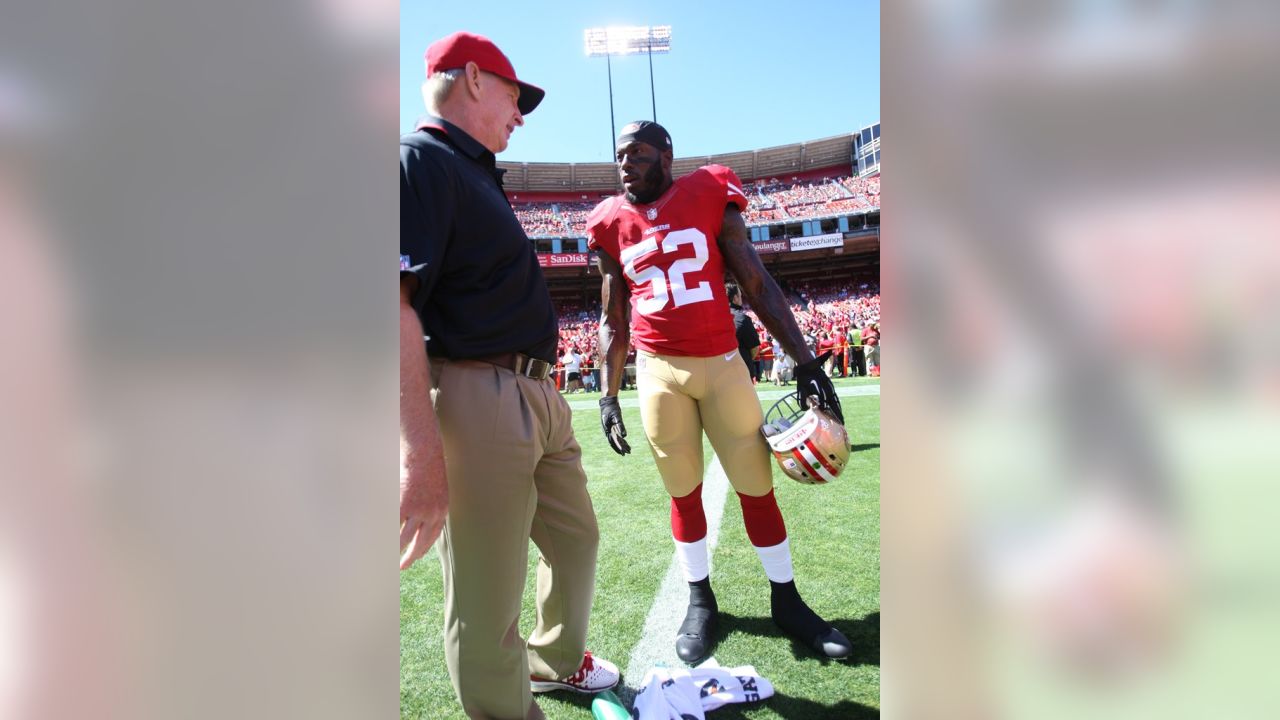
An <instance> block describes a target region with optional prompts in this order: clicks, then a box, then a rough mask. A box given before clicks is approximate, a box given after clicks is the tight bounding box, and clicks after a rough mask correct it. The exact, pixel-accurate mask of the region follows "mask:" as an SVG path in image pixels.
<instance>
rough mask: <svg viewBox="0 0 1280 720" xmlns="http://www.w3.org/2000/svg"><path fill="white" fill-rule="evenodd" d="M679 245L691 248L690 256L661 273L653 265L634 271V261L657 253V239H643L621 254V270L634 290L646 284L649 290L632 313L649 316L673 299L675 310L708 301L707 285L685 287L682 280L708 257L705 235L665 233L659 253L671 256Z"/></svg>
mask: <svg viewBox="0 0 1280 720" xmlns="http://www.w3.org/2000/svg"><path fill="white" fill-rule="evenodd" d="M681 245H692V246H693V253H694V254H693V257H691V258H684V259H682V260H676V261H675V262H673V263H671V267H670V268H668V269H667V270H666V271H665V272H664V271H663V270H662V268H660V267H658V266H657V265H650V266H649V267H647V268H645V269H644V270H639V271H637V270H636V262H637V261H639V260H640V258H643V257H646V256H648V255H650V254H652V253H655V252H657V251H658V249H659V245H658V238H657V236H654V237H650V238H647V239H646V240H644V241H643V242H640V243H637V244H635V245H632V246H631V247H629V248H627V249H626V250H623V251H622V258H621V259H622V271H623V272H624V273H626V275H627V277H629V278H631V282H633V283H635V285H636V287H639V286H641V285H643V284H645V283H650V284H651V287H652V290H653V292H652V294H651V297H647V298H645V299H643V300H640V301H639V302H637V303H636V311H637V312H639V313H640V314H641V315H649V314H651V313H655V312H657V311H659V310H661V309H663V308H665V307H666V306H667V302H668V301H669V300H671V299H673V298H674V300H675V306H676V307H682V306H684V305H692V304H694V303H700V302H706V301H707V300H710V299H711V297H712V295H711V283H709V282H707V281H705V280H704V281H702V282H700V283H698V284H697V285H695V286H693V287H688V286H687V285H686V284H685V279H684V276H685V275H687V274H689V273H696V272H698V271H699V270H701V269H702V268H703V267H704V266H706V264H707V260H708V259H709V258H710V255H709V254H708V253H707V236H706V235H703V234H702V232H701V231H700V230H697V229H694V228H688V229H685V230H676V231H675V232H673V233H668V234H667V236H666V237H665V238H663V239H662V245H661V249H662V253H663V254H664V255H665V254H667V253H673V252H675V251H676V249H677V248H679V247H680V246H681Z"/></svg>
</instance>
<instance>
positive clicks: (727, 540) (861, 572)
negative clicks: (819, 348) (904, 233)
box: [400, 378, 880, 720]
mask: <svg viewBox="0 0 1280 720" xmlns="http://www.w3.org/2000/svg"><path fill="white" fill-rule="evenodd" d="M835 384H836V387H837V388H838V389H840V390H841V392H842V393H847V392H868V391H871V390H872V388H870V387H868V388H865V389H860V388H859V387H858V386H875V391H877V394H862V395H851V396H844V397H842V398H841V402H842V404H843V407H844V414H845V424H846V426H847V427H848V429H849V434H850V442H851V443H852V444H853V453H852V454H851V456H850V460H849V465H848V466H847V467H846V468H845V471H844V474H842V475H841V476H840V478H839V479H838V480H837V481H835V482H833V483H830V484H828V485H826V486H807V485H800V484H799V483H795V482H792V481H791V480H790V479H788V478H787V477H786V476H785V475H783V474H782V473H781V472H780V471H779V470H777V468H776V467H775V468H774V485H775V487H776V492H777V497H778V502H779V504H780V505H781V507H782V513H783V517H784V518H785V520H786V523H787V530H788V534H789V536H790V539H791V547H792V554H793V561H794V565H795V572H796V584H797V586H798V587H799V588H800V592H801V594H802V595H803V596H804V597H805V599H806V600H807V601H808V602H809V604H810V606H812V607H813V608H814V610H816V611H817V612H818V614H820V615H822V616H823V617H824V618H826V619H827V620H829V621H831V623H832V624H833V625H835V626H836V627H837V628H838V629H840V630H841V631H842V632H843V633H844V634H845V635H846V636H848V637H849V639H850V640H851V641H852V642H853V645H854V652H853V655H852V657H850V658H847V659H845V660H840V661H831V660H826V659H819V658H817V657H816V656H814V655H813V654H812V653H811V652H810V651H809V650H808V649H806V648H803V647H802V646H800V645H799V644H798V643H794V642H792V641H791V640H790V638H788V637H786V636H785V635H783V634H782V633H781V631H780V630H778V629H777V627H776V626H774V624H773V622H772V620H770V618H769V584H768V580H767V579H766V578H765V576H764V571H763V570H762V569H761V567H760V563H759V560H758V559H757V558H756V554H755V551H754V550H753V549H752V548H751V545H750V543H749V542H748V541H747V536H746V532H745V530H744V529H743V525H742V515H741V512H740V510H739V507H738V503H737V499H736V496H734V495H733V494H732V492H730V493H729V496H728V498H727V499H726V501H725V508H724V519H723V524H722V525H721V528H720V536H719V543H718V544H717V546H716V549H715V551H714V554H713V556H712V567H713V570H712V575H711V581H712V586H713V588H714V589H715V591H716V597H717V600H718V601H719V604H720V612H721V618H720V619H721V623H720V631H719V634H718V637H719V643H718V644H717V646H716V648H715V653H714V656H715V658H716V660H717V661H718V662H719V663H720V664H721V665H723V666H734V665H754V666H755V668H756V670H757V671H758V672H759V673H760V675H762V676H763V677H765V678H767V679H768V680H769V681H770V682H772V683H773V685H774V688H775V690H776V694H775V695H774V696H773V697H771V698H769V699H768V700H765V701H762V702H759V703H754V704H751V705H729V706H726V707H724V708H721V709H719V710H716V711H714V713H712V714H711V715H710V716H709V717H713V718H716V719H717V720H732V719H734V718H751V719H753V720H755V719H763V718H787V719H788V720H799V719H803V718H864V717H879V714H880V712H879V709H878V708H879V706H880V397H879V394H878V389H879V388H878V386H879V381H878V380H874V379H873V380H868V379H861V378H857V379H848V380H836V381H835ZM780 390H781V389H779V388H775V387H773V386H771V385H761V386H760V387H759V392H760V394H761V396H762V400H761V402H762V403H763V404H764V406H765V407H766V408H767V407H768V406H769V405H770V404H772V402H773V400H774V398H775V397H776V396H779V395H780V394H781V393H780ZM567 397H568V399H569V401H570V403H571V405H572V406H574V407H575V409H574V430H575V432H576V434H577V437H578V442H579V443H580V444H581V445H582V450H583V467H584V469H585V470H586V473H587V477H588V478H589V485H588V488H589V489H590V492H591V497H592V500H593V502H594V504H595V508H596V514H597V517H598V519H599V525H600V552H599V562H598V565H599V568H598V572H597V578H596V596H595V605H594V608H593V611H592V617H591V629H590V633H589V638H588V647H589V648H591V650H592V652H593V653H595V654H596V655H598V656H600V657H604V658H608V659H609V660H612V661H613V662H614V663H616V664H617V665H618V667H619V668H620V669H621V670H623V672H624V673H625V671H626V668H627V664H628V660H629V658H630V655H631V652H632V650H633V648H634V647H635V646H636V644H637V643H638V642H639V641H640V639H641V633H642V631H643V627H644V623H645V618H646V616H647V615H648V614H649V611H650V606H651V605H652V604H653V601H654V597H655V595H656V594H657V591H658V588H659V586H660V584H661V583H662V580H663V577H664V575H665V574H666V572H667V568H668V565H669V564H670V563H671V559H672V556H673V546H672V542H671V535H670V528H669V523H668V517H669V515H668V512H669V510H668V507H669V500H668V498H667V495H666V493H665V492H664V491H663V489H662V483H661V480H660V479H659V477H658V474H657V470H656V469H655V468H654V465H653V461H652V457H651V456H650V455H649V451H648V447H647V444H646V443H645V441H644V435H643V430H642V428H641V424H640V416H639V410H638V409H637V408H635V407H627V406H626V405H627V402H626V401H627V399H628V398H634V397H635V392H634V391H629V392H623V393H622V394H621V398H622V400H623V415H624V418H625V420H626V424H627V428H628V430H629V433H630V438H629V439H630V440H631V443H632V446H633V448H634V449H635V452H633V453H632V454H631V455H628V456H626V457H620V456H618V455H616V454H614V453H613V451H612V450H610V449H609V448H608V446H607V444H606V443H605V440H604V438H603V436H602V435H601V433H600V413H599V410H598V409H597V406H596V400H597V399H598V398H599V395H598V394H576V395H570V396H567ZM713 457H714V455H713V453H712V451H711V447H710V445H709V444H706V445H705V458H706V461H707V462H708V463H710V462H711V461H712V459H713ZM529 557H530V559H529V568H530V572H529V577H530V580H529V583H528V587H527V590H526V593H525V603H524V614H523V616H522V620H521V630H522V632H525V633H527V632H528V630H529V629H530V628H531V627H532V623H533V618H534V608H533V581H532V577H533V565H534V562H535V561H536V558H537V551H536V549H534V548H533V547H532V546H531V547H530V556H529ZM442 605H443V594H442V589H441V578H440V563H439V560H438V558H437V556H436V553H435V551H434V550H432V551H431V553H430V554H429V555H428V556H427V557H426V558H424V559H423V560H422V561H420V562H419V563H418V564H417V565H415V566H414V567H413V568H412V569H411V570H409V571H408V572H406V573H403V574H402V575H401V583H400V714H401V717H403V718H424V719H431V720H436V719H437V718H459V719H460V720H462V719H464V718H465V716H464V715H463V713H462V711H461V709H460V708H459V706H458V704H457V700H456V699H455V698H454V695H453V687H452V685H450V683H449V676H448V673H447V671H446V670H445V663H444V650H443V647H442V643H441V628H442V625H443V620H442V612H441V608H442ZM671 612H673V613H677V614H678V615H679V616H680V617H683V615H684V607H683V604H681V605H680V607H678V608H674V609H672V610H671ZM664 642H666V643H668V644H671V645H674V642H675V638H674V636H672V637H671V638H667V639H665V640H664ZM672 658H673V659H674V650H673V651H672ZM642 673H643V671H641V674H642ZM628 681H630V682H631V683H632V684H635V683H638V682H639V681H640V678H639V677H634V678H628V677H625V675H624V677H623V683H626V682H628ZM619 694H624V693H621V692H620V693H619ZM536 697H537V699H538V704H539V706H540V707H541V708H542V710H543V711H544V712H545V713H546V715H547V717H548V718H552V719H553V720H555V719H560V718H564V719H569V718H579V719H581V718H589V717H590V716H591V713H590V709H589V708H590V702H591V698H590V696H581V695H576V694H574V693H547V694H542V695H537V696H536Z"/></svg>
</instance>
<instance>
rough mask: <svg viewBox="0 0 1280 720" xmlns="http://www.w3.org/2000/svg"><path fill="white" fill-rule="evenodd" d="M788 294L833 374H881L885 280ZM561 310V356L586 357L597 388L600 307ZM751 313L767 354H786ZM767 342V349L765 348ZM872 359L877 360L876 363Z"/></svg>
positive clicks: (820, 284) (587, 378) (801, 285)
mask: <svg viewBox="0 0 1280 720" xmlns="http://www.w3.org/2000/svg"><path fill="white" fill-rule="evenodd" d="M786 292H787V295H788V299H789V300H790V302H791V311H792V313H793V314H794V315H795V318H796V324H797V325H799V326H800V331H801V332H802V333H804V336H805V342H806V344H808V346H809V349H810V350H812V351H814V354H815V355H820V354H822V353H823V352H825V351H826V350H831V351H832V359H831V361H830V363H829V364H828V374H831V375H832V376H834V377H847V376H850V375H867V374H870V375H872V376H878V375H879V374H880V368H879V365H880V360H879V350H878V346H879V339H880V284H879V283H878V282H875V281H874V280H866V281H861V280H858V281H854V282H853V283H849V282H842V281H838V280H827V281H808V282H797V283H791V284H789V285H788V286H787V288H786ZM557 311H558V313H559V317H560V346H559V349H558V351H557V357H560V358H564V357H566V355H567V354H569V353H577V354H578V355H579V356H581V375H582V380H583V383H584V385H585V391H588V392H593V391H598V390H599V388H600V376H599V373H598V370H599V341H598V339H597V335H596V334H597V332H598V331H599V328H600V325H599V320H600V309H599V307H598V306H594V307H582V306H577V305H569V304H566V303H559V304H558V307H557ZM747 315H748V316H749V317H750V318H751V320H752V321H753V322H754V323H755V325H756V332H757V333H759V335H760V339H761V346H762V353H761V355H762V357H765V358H768V359H769V360H770V361H772V360H773V359H774V357H775V356H776V355H779V354H781V352H782V351H781V347H780V346H778V345H777V343H776V342H775V341H774V338H772V337H771V336H770V335H769V332H768V331H767V330H765V328H764V325H763V324H761V322H760V320H759V318H758V317H756V315H755V313H753V312H752V311H751V310H750V309H748V310H747ZM766 345H767V346H768V349H767V350H766V349H765V347H764V346H766ZM867 345H871V346H874V347H876V348H877V349H876V350H875V351H874V354H873V353H872V352H871V351H869V349H868V348H867V347H865V346H867ZM634 352H635V351H634V350H632V353H633V354H632V355H629V356H628V362H633V361H634V357H635V356H634ZM872 360H874V363H873V362H871V361H872ZM561 365H563V363H561ZM557 369H559V368H557ZM770 369H771V368H770V367H768V366H766V365H764V364H760V365H759V366H757V367H756V368H753V376H755V377H757V378H758V377H764V378H766V379H768V378H769V377H770ZM563 375H564V373H558V375H557V377H563ZM628 378H630V376H628ZM561 382H563V380H561Z"/></svg>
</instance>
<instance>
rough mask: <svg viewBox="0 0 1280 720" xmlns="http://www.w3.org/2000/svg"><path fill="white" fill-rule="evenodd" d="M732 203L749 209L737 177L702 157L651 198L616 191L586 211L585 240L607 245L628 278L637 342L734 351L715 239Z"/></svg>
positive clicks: (652, 348) (664, 351)
mask: <svg viewBox="0 0 1280 720" xmlns="http://www.w3.org/2000/svg"><path fill="white" fill-rule="evenodd" d="M729 204H733V205H737V206H738V209H740V210H745V209H746V207H747V197H746V195H744V194H743V192H742V181H741V180H739V179H738V176H737V175H736V174H734V172H733V171H732V170H730V169H729V168H727V167H724V166H723V165H707V166H706V167H702V168H699V169H697V170H695V171H694V172H692V173H690V174H689V175H686V176H684V177H682V178H680V179H679V180H676V181H675V183H674V184H672V186H671V187H670V188H668V189H667V192H665V193H663V195H662V197H660V198H658V199H657V200H655V201H654V202H652V203H651V204H648V205H632V204H631V203H629V202H627V200H626V197H625V196H623V195H617V196H615V197H611V198H609V199H608V200H605V201H604V202H602V203H600V204H599V205H597V206H596V207H595V209H594V210H592V211H591V215H589V216H588V217H587V247H589V248H591V249H592V250H595V251H597V252H605V253H608V254H609V256H610V257H612V258H613V259H614V260H616V261H618V264H619V265H621V266H622V269H623V275H625V276H626V278H627V285H628V287H629V288H630V290H631V340H632V342H633V343H635V346H636V347H637V348H639V349H641V350H644V351H646V352H650V353H653V354H655V355H686V356H693V357H710V356H712V355H723V354H726V353H729V352H736V351H737V349H738V341H737V339H736V337H735V336H734V330H733V315H732V314H731V313H730V312H729V300H728V299H727V298H726V297H725V293H724V259H723V257H722V256H721V255H720V248H719V246H718V245H716V238H718V237H719V236H720V228H721V225H722V224H723V222H724V209H725V206H726V205H729Z"/></svg>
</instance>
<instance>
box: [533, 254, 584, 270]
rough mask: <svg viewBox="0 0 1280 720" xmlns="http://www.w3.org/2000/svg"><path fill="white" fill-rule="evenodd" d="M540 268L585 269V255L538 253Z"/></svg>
mask: <svg viewBox="0 0 1280 720" xmlns="http://www.w3.org/2000/svg"><path fill="white" fill-rule="evenodd" d="M538 264H539V265H541V266H542V267H586V266H587V254H586V253H538Z"/></svg>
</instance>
